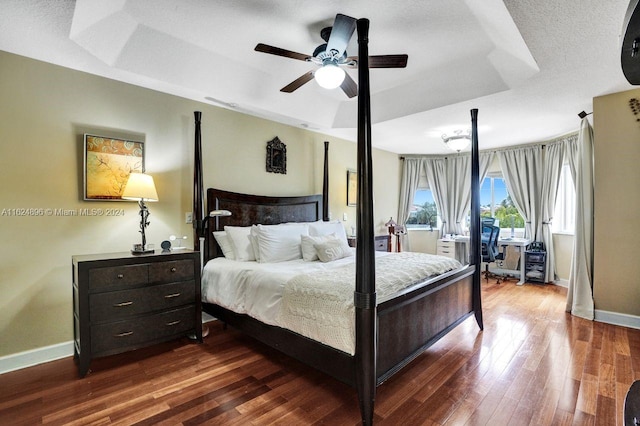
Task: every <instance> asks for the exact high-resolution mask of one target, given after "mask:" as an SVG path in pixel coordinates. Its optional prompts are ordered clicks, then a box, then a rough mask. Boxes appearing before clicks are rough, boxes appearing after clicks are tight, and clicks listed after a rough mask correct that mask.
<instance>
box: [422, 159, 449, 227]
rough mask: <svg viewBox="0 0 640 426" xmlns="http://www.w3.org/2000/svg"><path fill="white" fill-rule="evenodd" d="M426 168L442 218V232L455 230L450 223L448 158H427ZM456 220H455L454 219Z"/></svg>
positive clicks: (432, 192)
mask: <svg viewBox="0 0 640 426" xmlns="http://www.w3.org/2000/svg"><path fill="white" fill-rule="evenodd" d="M424 169H425V173H426V175H427V181H428V182H429V188H430V189H431V194H432V195H433V201H435V203H436V208H437V209H438V213H439V214H440V218H441V219H442V233H441V234H440V235H444V234H447V233H450V232H454V227H453V225H452V224H451V223H449V216H450V214H449V204H448V202H447V190H448V185H447V159H446V158H445V157H442V158H425V160H424ZM454 222H455V220H454Z"/></svg>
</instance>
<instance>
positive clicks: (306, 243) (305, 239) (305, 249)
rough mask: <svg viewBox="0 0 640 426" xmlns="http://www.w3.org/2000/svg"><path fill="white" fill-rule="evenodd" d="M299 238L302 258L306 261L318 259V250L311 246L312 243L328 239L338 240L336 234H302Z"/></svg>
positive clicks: (323, 241)
mask: <svg viewBox="0 0 640 426" xmlns="http://www.w3.org/2000/svg"><path fill="white" fill-rule="evenodd" d="M300 240H301V241H300V243H301V244H300V245H301V246H302V259H304V260H305V261H306V262H312V261H314V260H318V252H317V251H316V248H315V247H314V246H313V245H314V244H319V243H325V242H327V241H330V240H338V237H336V234H329V235H322V236H320V237H311V236H308V235H302V236H300ZM338 241H339V240H338Z"/></svg>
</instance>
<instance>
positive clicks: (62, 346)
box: [0, 312, 216, 374]
mask: <svg viewBox="0 0 640 426" xmlns="http://www.w3.org/2000/svg"><path fill="white" fill-rule="evenodd" d="M209 321H216V319H215V318H214V317H212V316H211V315H209V314H207V313H206V312H203V313H202V323H206V322H209ZM68 356H73V341H69V342H64V343H58V344H56V345H51V346H45V347H43V348H37V349H31V350H29V351H24V352H19V353H17V354H11V355H6V356H3V357H0V374H4V373H8V372H10V371H15V370H20V369H23V368H27V367H32V366H34V365H38V364H44V363H45V362H50V361H55V360H57V359H61V358H66V357H68Z"/></svg>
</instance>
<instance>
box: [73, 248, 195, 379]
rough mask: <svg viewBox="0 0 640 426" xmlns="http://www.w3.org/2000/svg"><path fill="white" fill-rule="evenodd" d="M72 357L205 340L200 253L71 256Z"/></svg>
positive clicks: (85, 365)
mask: <svg viewBox="0 0 640 426" xmlns="http://www.w3.org/2000/svg"><path fill="white" fill-rule="evenodd" d="M72 263H73V325H74V358H75V360H76V361H77V362H78V368H79V372H80V376H81V377H84V375H85V374H87V372H88V371H89V364H90V363H91V359H92V358H96V357H99V356H105V355H112V354H116V353H120V352H125V351H130V350H133V349H138V348H142V347H145V346H149V345H152V344H155V343H159V342H163V341H166V340H172V339H175V338H178V337H182V336H186V335H192V336H193V335H195V336H196V339H197V340H198V341H199V342H202V311H201V301H200V254H199V252H194V251H186V250H185V251H183V250H181V251H178V252H168V253H154V254H148V255H132V254H131V253H111V254H96V255H82V256H73V257H72Z"/></svg>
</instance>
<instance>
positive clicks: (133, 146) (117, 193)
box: [84, 134, 144, 201]
mask: <svg viewBox="0 0 640 426" xmlns="http://www.w3.org/2000/svg"><path fill="white" fill-rule="evenodd" d="M131 172H140V173H143V172H144V143H143V142H140V141H130V140H124V139H116V138H110V137H108V136H96V135H89V134H85V135H84V199H85V200H99V201H115V200H122V191H123V190H124V187H125V185H126V184H127V181H128V180H129V174H130V173H131Z"/></svg>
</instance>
